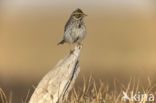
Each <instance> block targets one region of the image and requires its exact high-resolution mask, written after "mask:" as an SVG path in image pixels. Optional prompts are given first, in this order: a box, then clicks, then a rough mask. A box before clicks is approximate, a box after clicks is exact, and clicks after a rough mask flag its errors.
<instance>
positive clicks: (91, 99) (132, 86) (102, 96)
mask: <svg viewBox="0 0 156 103" xmlns="http://www.w3.org/2000/svg"><path fill="white" fill-rule="evenodd" d="M83 80H84V82H83V88H82V87H78V86H76V87H75V88H73V89H72V91H71V92H70V93H69V95H68V97H67V98H66V100H65V101H64V103H155V101H153V102H146V101H145V100H143V101H141V102H134V101H127V100H126V101H125V100H123V99H122V96H123V94H122V92H123V91H125V92H126V93H127V94H128V96H130V95H131V92H132V91H133V93H134V94H137V93H138V92H140V94H143V93H146V94H154V95H156V92H155V89H156V88H155V87H156V85H155V84H153V83H152V81H151V79H150V77H148V78H147V84H146V85H141V81H140V80H136V78H130V80H129V83H128V84H126V85H124V84H123V83H121V82H120V81H119V80H117V79H114V83H113V85H111V86H110V85H109V83H107V82H106V83H105V82H103V81H101V80H99V82H98V83H97V81H95V79H94V78H93V77H92V76H90V77H89V78H88V79H86V78H84V79H83ZM28 95H29V93H28ZM28 95H27V96H26V99H25V100H24V101H22V103H27V102H28ZM0 97H1V100H0V102H2V103H12V102H11V101H10V100H8V99H7V97H6V95H5V93H4V91H3V90H2V89H1V88H0ZM144 98H145V97H144Z"/></svg>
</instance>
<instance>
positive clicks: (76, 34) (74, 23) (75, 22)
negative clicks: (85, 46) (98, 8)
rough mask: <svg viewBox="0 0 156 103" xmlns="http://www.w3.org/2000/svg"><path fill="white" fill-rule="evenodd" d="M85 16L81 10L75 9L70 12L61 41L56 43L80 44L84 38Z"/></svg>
mask: <svg viewBox="0 0 156 103" xmlns="http://www.w3.org/2000/svg"><path fill="white" fill-rule="evenodd" d="M85 16H87V15H86V14H85V13H84V12H83V11H82V10H81V9H79V8H77V9H76V10H74V11H73V12H72V14H71V15H70V17H69V19H68V21H67V22H66V24H65V26H64V36H63V39H62V40H61V41H60V42H59V43H58V45H60V44H64V43H69V44H74V43H77V44H80V45H81V43H82V41H83V40H84V38H85V37H86V25H85V23H84V17H85Z"/></svg>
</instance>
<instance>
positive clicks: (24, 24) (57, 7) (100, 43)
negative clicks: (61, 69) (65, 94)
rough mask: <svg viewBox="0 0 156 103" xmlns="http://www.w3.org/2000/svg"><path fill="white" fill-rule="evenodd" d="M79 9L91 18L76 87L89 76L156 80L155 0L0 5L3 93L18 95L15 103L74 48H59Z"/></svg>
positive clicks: (21, 0) (32, 0) (38, 0)
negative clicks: (71, 18)
mask: <svg viewBox="0 0 156 103" xmlns="http://www.w3.org/2000/svg"><path fill="white" fill-rule="evenodd" d="M77 8H81V9H82V10H83V11H84V12H85V13H86V14H88V17H86V18H85V23H86V26H87V37H86V39H85V40H84V43H83V44H84V47H83V50H82V52H81V56H80V67H81V72H80V74H79V79H78V80H77V84H81V82H82V77H84V76H85V77H86V76H89V75H90V74H93V75H94V78H95V79H97V80H99V79H101V80H104V81H105V80H107V81H109V82H111V80H112V79H113V78H117V79H119V80H120V81H123V82H125V81H129V78H130V77H132V76H136V77H138V78H141V80H143V81H144V79H145V78H146V77H147V76H150V77H151V78H152V81H153V82H155V81H156V79H155V78H156V35H155V34H156V2H155V0H103V1H102V0H66V1H65V0H13V1H10V0H1V1H0V88H2V89H4V91H5V92H6V93H7V95H8V94H9V92H10V91H12V93H13V94H16V95H14V96H13V97H14V99H13V101H14V102H16V103H18V102H19V103H21V98H25V96H26V94H27V91H28V89H32V85H35V86H36V85H37V83H38V82H39V81H40V79H41V78H42V77H43V76H44V75H45V74H46V73H47V72H48V71H49V70H50V69H52V68H53V67H54V66H55V65H56V63H57V62H58V61H59V60H60V59H62V58H64V56H65V55H67V53H68V52H69V50H70V49H71V48H72V46H71V45H68V44H65V45H62V46H57V43H58V42H59V41H60V40H61V39H62V37H63V32H64V25H65V23H66V21H67V19H68V18H69V16H70V14H71V13H72V11H73V10H75V9H77ZM32 91H33V90H32Z"/></svg>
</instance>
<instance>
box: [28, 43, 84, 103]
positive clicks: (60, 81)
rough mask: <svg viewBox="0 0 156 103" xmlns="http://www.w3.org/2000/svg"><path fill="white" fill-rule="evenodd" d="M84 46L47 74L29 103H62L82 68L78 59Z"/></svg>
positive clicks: (76, 49)
mask: <svg viewBox="0 0 156 103" xmlns="http://www.w3.org/2000/svg"><path fill="white" fill-rule="evenodd" d="M81 48H82V46H76V47H75V48H74V51H73V52H72V53H69V54H68V55H67V56H66V57H65V58H64V59H63V60H60V61H59V62H58V64H57V65H56V66H55V67H54V68H53V69H52V70H51V71H50V72H49V73H47V74H46V75H45V76H44V77H43V79H42V80H41V81H40V83H39V84H38V86H37V88H36V89H35V91H34V93H33V94H32V96H31V98H30V101H29V103H62V102H63V100H64V98H65V97H66V96H67V94H68V92H69V91H70V89H71V88H72V86H73V84H74V82H75V80H76V78H77V76H78V74H79V71H80V68H79V66H78V64H79V63H78V58H79V55H80V51H81Z"/></svg>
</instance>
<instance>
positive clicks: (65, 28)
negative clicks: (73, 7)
mask: <svg viewBox="0 0 156 103" xmlns="http://www.w3.org/2000/svg"><path fill="white" fill-rule="evenodd" d="M70 21H71V17H70V18H69V19H68V21H67V23H66V25H65V26H64V32H65V31H66V30H67V28H68V26H69V24H70Z"/></svg>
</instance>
